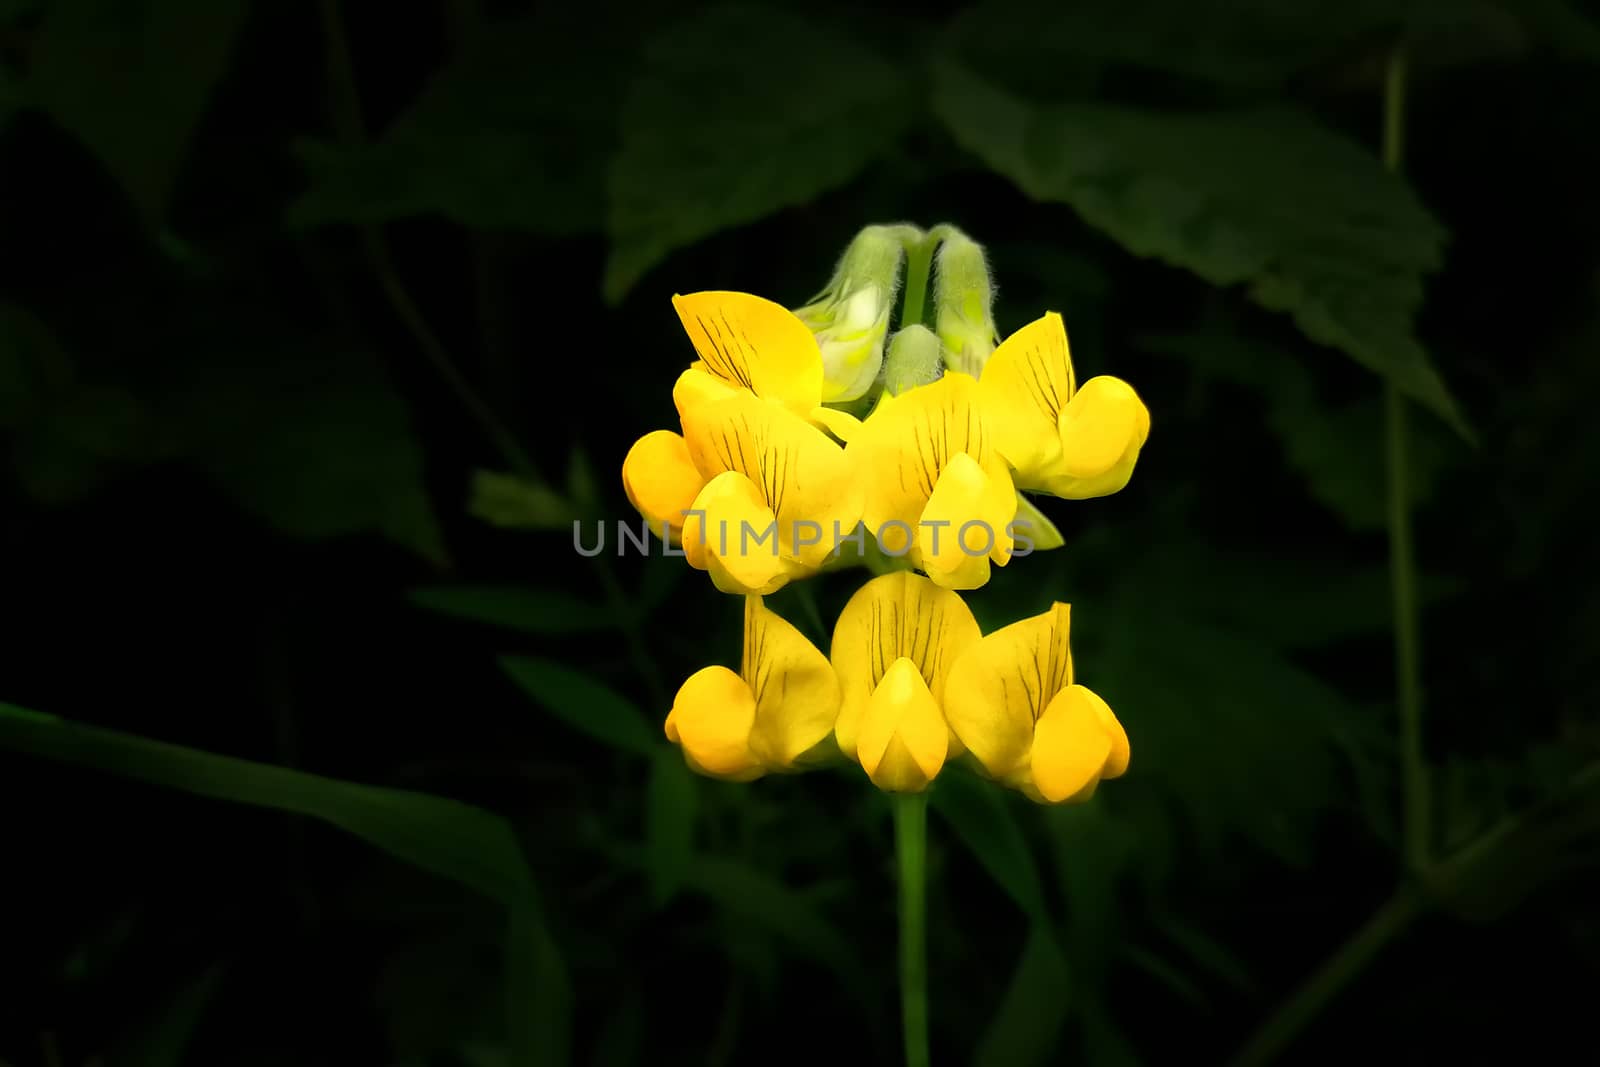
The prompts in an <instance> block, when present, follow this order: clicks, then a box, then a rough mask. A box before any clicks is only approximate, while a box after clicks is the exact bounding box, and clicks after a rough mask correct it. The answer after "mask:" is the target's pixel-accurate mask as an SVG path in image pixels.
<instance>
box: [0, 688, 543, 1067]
mask: <svg viewBox="0 0 1600 1067" xmlns="http://www.w3.org/2000/svg"><path fill="white" fill-rule="evenodd" d="M0 748H5V749H10V750H12V751H17V752H22V753H24V754H27V755H30V756H34V757H36V758H40V759H49V760H56V761H59V762H62V763H68V764H72V765H74V766H79V767H86V768H90V769H93V770H98V771H103V772H106V773H109V774H115V775H119V776H121V777H124V778H131V779H133V780H135V781H141V782H147V783H150V784H152V785H158V786H162V787H165V788H169V789H178V790H181V791H183V792H186V793H192V794H195V795H197V796H204V797H211V798H213V799H217V800H227V801H231V802H234V803H239V804H248V805H251V806H254V807H261V808H269V809H272V810H275V811H286V812H293V813H296V814H300V815H307V816H310V817H312V818H315V819H320V820H322V821H323V822H326V823H328V824H330V825H332V826H335V827H338V828H339V829H341V830H344V831H346V832H348V833H351V834H354V835H356V836H357V837H360V838H362V839H363V840H365V841H367V842H369V843H370V844H373V845H376V846H377V847H378V848H380V849H382V850H384V851H385V852H388V853H389V854H390V855H393V856H395V857H396V858H398V859H401V860H404V861H406V862H407V863H411V864H413V865H415V866H417V867H419V868H421V869H423V870H426V871H430V872H432V873H434V874H436V875H439V876H440V877H443V878H448V879H451V880H453V881H455V882H458V883H460V884H461V885H464V886H467V887H468V888H470V889H474V890H476V891H478V892H479V893H482V894H483V895H484V896H486V897H489V898H490V899H492V900H495V901H497V902H499V903H501V904H503V905H505V906H506V908H507V909H508V911H509V913H510V924H509V925H510V932H509V938H508V944H507V957H508V958H507V970H508V980H507V986H508V990H507V992H508V997H509V998H510V1004H509V1007H510V1009H511V1010H510V1012H509V1016H510V1021H511V1025H512V1027H513V1032H514V1033H519V1034H521V1044H519V1045H518V1048H519V1049H520V1050H521V1053H522V1055H521V1057H520V1058H519V1062H525V1063H559V1062H562V1061H563V1060H564V1058H565V1049H566V1047H567V1036H566V1035H567V1028H568V1025H569V1006H570V1005H569V1001H570V992H569V990H568V986H567V976H566V970H565V965H564V964H563V963H562V961H561V958H560V956H559V954H558V953H557V950H556V947H555V943H554V941H553V940H552V938H551V936H550V932H549V930H548V929H547V928H546V927H545V925H544V920H543V918H542V916H541V912H540V910H539V904H538V898H537V890H536V887H535V886H534V883H533V877H532V875H531V874H530V873H529V871H528V865H527V861H526V859H525V858H524V857H523V855H522V850H521V847H520V846H519V845H518V844H517V839H516V835H515V834H514V833H513V832H512V830H511V827H510V825H509V824H508V823H506V821H505V820H504V819H502V818H500V817H498V816H496V815H491V814H490V813H488V812H486V811H483V810H482V809H480V808H475V807H471V806H470V805H467V804H462V803H460V802H459V801H455V800H449V799H446V798H444V797H436V796H429V795H427V794H424V793H413V792H409V791H405V790H399V789H383V788H378V787H375V786H367V785H359V784H356V783H354V782H344V781H339V780H337V779H333V778H324V777H321V776H319V775H314V774H306V773H304V772H302V771H294V770H289V769H288V768H285V767H274V766H270V765H268V764H262V763H253V762H251V761H249V760H242V759H235V758H233V757H230V756H218V755H213V754H212V753H209V752H201V751H198V750H196V749H191V748H184V747H182V746H179V745H172V744H167V743H165V742H162V741H152V740H148V739H146V738H142V737H135V736H132V735H129V734H123V733H118V732H116V731H113V730H103V729H99V728H97V727H92V726H82V725H78V724H76V723H70V722H67V721H64V720H62V719H58V718H55V717H54V716H49V715H43V714H40V713H39V712H35V711H29V710H27V709H25V708H18V707H14V706H12V705H9V704H0ZM530 1032H531V1033H530Z"/></svg>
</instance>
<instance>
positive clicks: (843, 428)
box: [811, 407, 861, 444]
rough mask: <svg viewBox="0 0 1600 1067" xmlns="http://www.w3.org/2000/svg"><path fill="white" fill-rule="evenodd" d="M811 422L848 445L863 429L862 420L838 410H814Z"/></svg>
mask: <svg viewBox="0 0 1600 1067" xmlns="http://www.w3.org/2000/svg"><path fill="white" fill-rule="evenodd" d="M811 421H812V422H813V423H814V424H816V425H817V426H820V427H822V428H823V429H824V430H827V431H828V432H829V433H831V434H833V436H835V437H837V438H838V439H839V440H841V441H843V442H845V443H846V444H849V443H850V438H852V437H854V436H855V435H856V431H858V430H860V429H861V420H860V419H858V418H856V417H855V416H854V415H852V414H850V413H849V412H848V411H840V410H839V409H838V408H825V407H817V408H812V409H811Z"/></svg>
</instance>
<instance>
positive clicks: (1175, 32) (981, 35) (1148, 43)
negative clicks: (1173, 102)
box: [948, 0, 1559, 89]
mask: <svg viewBox="0 0 1600 1067" xmlns="http://www.w3.org/2000/svg"><path fill="white" fill-rule="evenodd" d="M1522 3H1523V0H1505V3H1504V4H1503V5H1497V4H1495V3H1492V2H1490V0H1300V2H1298V3H1294V4H1284V3H1282V2H1281V0H1187V2H1185V3H1182V4H1175V3H1172V2H1171V0H1080V2H1077V3H1072V4H1057V5H1039V4H1035V3H1031V2H1029V0H990V2H987V3H980V4H978V5H976V6H975V7H972V8H968V9H967V10H966V11H964V12H962V13H961V15H960V16H958V17H957V18H956V19H955V20H954V22H953V23H952V25H951V26H950V27H949V30H948V36H949V38H950V40H951V42H952V43H953V44H955V45H957V46H958V47H959V48H960V49H961V54H962V55H963V57H965V58H967V59H969V60H970V61H971V65H972V67H973V68H974V69H978V70H991V69H999V70H1000V72H1001V74H1002V75H1003V76H1005V77H1007V78H1008V79H1010V80H1013V81H1017V82H1019V83H1020V82H1022V81H1023V80H1024V79H1033V80H1034V87H1035V88H1065V87H1069V86H1070V87H1083V86H1087V85H1092V84H1094V82H1093V81H1092V79H1093V78H1095V77H1096V76H1100V75H1102V74H1103V71H1104V69H1105V68H1113V69H1114V68H1122V67H1128V68H1134V69H1136V70H1140V71H1152V72H1159V73H1162V74H1168V75H1171V74H1177V75H1180V76H1183V77H1186V78H1193V79H1197V80H1199V81H1201V82H1209V83H1213V84H1214V85H1215V86H1218V87H1223V88H1244V89H1271V88H1275V87H1281V86H1283V85H1284V83H1286V82H1288V81H1290V79H1292V78H1294V77H1295V76H1296V75H1303V74H1305V73H1307V72H1322V73H1328V72H1329V70H1330V68H1332V69H1335V70H1337V69H1338V68H1339V65H1340V64H1341V63H1345V64H1348V63H1350V62H1351V61H1352V57H1353V56H1354V57H1363V56H1367V55H1370V54H1371V52H1372V51H1373V50H1374V49H1375V48H1377V47H1382V45H1383V44H1384V43H1385V42H1386V41H1388V40H1392V39H1395V38H1398V37H1400V36H1401V35H1402V34H1403V35H1405V36H1406V37H1407V39H1408V40H1409V42H1410V45H1411V47H1410V52H1411V54H1412V55H1413V57H1414V59H1413V62H1414V63H1421V64H1423V65H1428V66H1433V65H1442V64H1444V63H1452V62H1456V63H1459V62H1467V61H1472V60H1477V59H1482V58H1484V57H1486V56H1489V55H1496V54H1504V53H1508V52H1516V51H1519V50H1520V47H1519V46H1520V45H1521V44H1522V43H1523V42H1522V40H1521V38H1522V37H1523V36H1525V35H1524V34H1522V33H1520V32H1519V26H1518V20H1517V18H1516V17H1514V16H1513V14H1512V9H1514V8H1516V7H1517V6H1519V5H1521V4H1522ZM1556 6H1559V4H1557V5H1556ZM1518 14H1521V12H1518ZM1524 21H1528V22H1532V21H1534V20H1532V19H1525V20H1524ZM1041 82H1042V84H1041Z"/></svg>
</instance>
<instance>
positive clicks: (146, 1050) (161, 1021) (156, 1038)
mask: <svg viewBox="0 0 1600 1067" xmlns="http://www.w3.org/2000/svg"><path fill="white" fill-rule="evenodd" d="M222 973H223V968H222V967H221V966H220V965H219V966H216V967H213V968H211V969H210V970H208V971H206V972H205V973H204V974H202V975H201V976H200V977H198V978H196V979H194V980H193V981H192V982H189V983H188V984H187V985H185V986H183V987H182V988H181V989H179V990H178V992H177V994H176V995H175V996H173V997H172V999H171V1002H170V1003H169V1004H167V1005H166V1006H165V1007H164V1008H163V1009H162V1010H160V1011H159V1012H158V1013H157V1014H156V1017H155V1019H154V1020H153V1021H152V1022H151V1023H150V1024H148V1025H147V1026H146V1027H145V1028H144V1029H143V1030H142V1031H141V1032H140V1033H139V1034H138V1035H137V1036H136V1037H135V1038H133V1039H132V1040H131V1041H129V1042H128V1043H127V1044H125V1045H124V1046H123V1047H122V1048H121V1049H119V1050H118V1056H117V1062H118V1063H129V1064H137V1065H138V1067H182V1064H183V1062H184V1051H185V1050H186V1049H187V1048H188V1047H189V1043H190V1041H191V1040H193V1038H194V1032H195V1030H196V1028H197V1027H199V1025H200V1019H201V1017H202V1016H203V1015H204V1014H205V1010H206V1007H207V1005H209V1004H210V1003H211V1000H212V998H213V997H215V996H216V992H217V985H218V983H219V982H220V980H221V978H222Z"/></svg>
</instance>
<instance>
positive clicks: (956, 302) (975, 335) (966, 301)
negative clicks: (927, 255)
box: [933, 226, 1000, 378]
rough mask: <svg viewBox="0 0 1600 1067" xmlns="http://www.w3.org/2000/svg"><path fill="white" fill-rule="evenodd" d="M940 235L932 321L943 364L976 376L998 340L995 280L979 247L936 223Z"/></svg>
mask: <svg viewBox="0 0 1600 1067" xmlns="http://www.w3.org/2000/svg"><path fill="white" fill-rule="evenodd" d="M933 232H934V233H935V234H941V235H942V237H943V240H942V241H941V243H940V245H939V252H938V255H937V257H936V258H935V261H934V284H933V292H934V312H935V317H934V326H935V329H936V330H937V331H938V334H939V341H940V342H941V343H942V344H943V345H944V349H945V352H944V358H945V364H946V365H947V366H948V367H949V368H950V369H951V370H953V371H959V372H961V373H962V374H970V375H972V376H973V377H974V378H976V377H977V376H978V375H979V374H980V373H982V371H983V365H984V364H985V363H987V362H988V360H989V355H990V353H992V352H993V351H994V350H995V346H996V345H998V344H999V343H1000V338H999V333H998V331H997V330H996V329H995V325H994V284H993V282H992V281H991V280H990V277H989V264H988V261H987V260H986V259H985V257H984V254H983V248H982V247H981V246H979V244H978V243H977V242H976V241H974V240H972V238H970V237H968V236H967V235H966V234H964V233H962V232H961V231H960V230H957V229H956V228H955V227H953V226H941V227H936V228H935V229H934V231H933Z"/></svg>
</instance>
